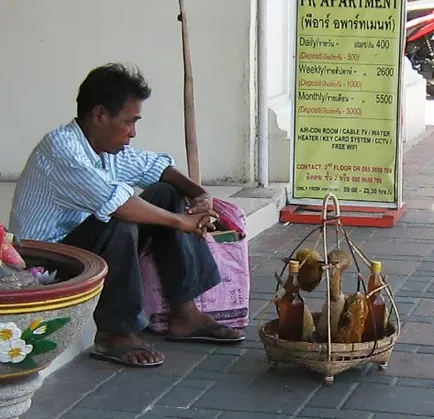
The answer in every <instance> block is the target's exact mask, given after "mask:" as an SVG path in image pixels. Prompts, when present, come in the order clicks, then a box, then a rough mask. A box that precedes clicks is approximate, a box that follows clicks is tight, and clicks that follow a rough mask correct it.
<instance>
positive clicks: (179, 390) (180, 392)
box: [158, 386, 207, 409]
mask: <svg viewBox="0 0 434 419" xmlns="http://www.w3.org/2000/svg"><path fill="white" fill-rule="evenodd" d="M206 390H207V389H206V388H205V389H203V388H200V389H198V388H191V387H183V386H179V387H178V386H176V387H175V388H173V389H172V390H170V391H169V392H168V393H167V394H166V395H165V396H164V397H163V398H161V399H160V400H158V405H160V406H168V407H176V408H178V409H185V408H189V407H190V406H191V405H192V404H193V402H194V401H195V400H197V399H198V398H199V397H200V396H202V394H204V393H205V392H206Z"/></svg>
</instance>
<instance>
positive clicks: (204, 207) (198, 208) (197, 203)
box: [187, 193, 215, 237]
mask: <svg viewBox="0 0 434 419" xmlns="http://www.w3.org/2000/svg"><path fill="white" fill-rule="evenodd" d="M212 207H213V201H212V198H211V195H209V194H207V193H203V194H201V195H199V196H198V197H197V198H194V199H192V200H191V207H190V208H189V209H188V211H187V213H188V214H199V213H201V212H202V211H211V210H212ZM214 230H215V226H214V224H213V220H212V219H211V217H208V218H207V219H205V220H204V225H203V226H202V236H203V237H205V234H206V233H207V232H208V231H214Z"/></svg>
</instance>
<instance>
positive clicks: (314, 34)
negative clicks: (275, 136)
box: [292, 0, 405, 203]
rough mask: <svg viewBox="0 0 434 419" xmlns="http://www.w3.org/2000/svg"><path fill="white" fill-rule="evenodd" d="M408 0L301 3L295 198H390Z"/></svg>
mask: <svg viewBox="0 0 434 419" xmlns="http://www.w3.org/2000/svg"><path fill="white" fill-rule="evenodd" d="M404 1H405V0H298V11H297V50H296V72H295V73H296V76H295V80H296V89H295V90H296V97H295V107H294V112H295V119H294V121H295V124H294V125H295V127H294V129H295V135H294V147H293V160H292V161H293V191H292V196H293V198H295V199H322V198H323V197H324V195H325V194H326V193H328V192H333V193H335V194H336V195H337V196H338V198H339V199H341V200H346V201H365V202H379V203H394V202H396V200H397V163H398V142H399V128H400V68H401V54H402V48H401V40H402V12H403V2H404Z"/></svg>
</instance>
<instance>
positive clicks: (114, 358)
mask: <svg viewBox="0 0 434 419" xmlns="http://www.w3.org/2000/svg"><path fill="white" fill-rule="evenodd" d="M132 351H143V352H148V353H152V352H153V350H152V348H151V347H149V346H122V347H119V348H113V349H105V350H104V351H98V350H97V349H93V350H92V351H91V352H90V356H91V357H92V358H95V359H98V360H100V361H107V362H112V363H115V364H121V365H125V366H127V367H134V368H149V367H157V366H158V365H161V364H162V363H163V362H164V360H163V361H157V362H148V363H146V364H140V363H139V362H131V361H128V360H126V359H123V358H122V355H124V354H126V353H128V352H132Z"/></svg>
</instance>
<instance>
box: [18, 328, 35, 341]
mask: <svg viewBox="0 0 434 419" xmlns="http://www.w3.org/2000/svg"><path fill="white" fill-rule="evenodd" d="M32 335H33V330H32V329H26V330H24V332H23V334H22V335H21V339H23V340H27V339H29V338H31V337H32Z"/></svg>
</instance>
